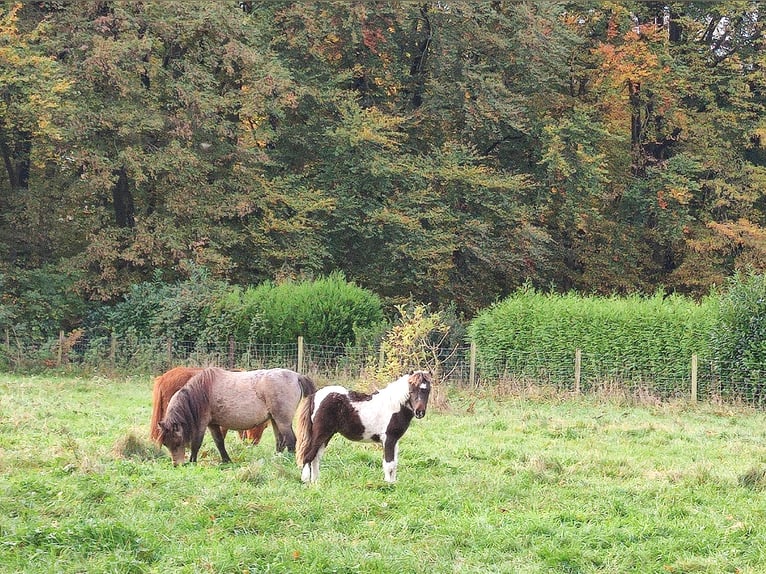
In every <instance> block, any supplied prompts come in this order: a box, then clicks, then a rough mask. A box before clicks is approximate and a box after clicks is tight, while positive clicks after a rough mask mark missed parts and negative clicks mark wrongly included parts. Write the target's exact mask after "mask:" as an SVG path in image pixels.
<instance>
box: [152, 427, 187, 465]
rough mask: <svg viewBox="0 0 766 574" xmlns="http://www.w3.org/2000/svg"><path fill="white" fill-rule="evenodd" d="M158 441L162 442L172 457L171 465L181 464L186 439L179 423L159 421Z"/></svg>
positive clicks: (184, 452)
mask: <svg viewBox="0 0 766 574" xmlns="http://www.w3.org/2000/svg"><path fill="white" fill-rule="evenodd" d="M157 426H158V427H159V431H160V434H159V437H158V442H160V443H162V444H163V445H164V446H165V447H166V448H167V449H168V450H169V451H170V457H171V458H172V459H173V466H178V465H179V464H183V462H184V458H185V457H186V439H185V437H184V431H183V427H182V426H181V424H179V423H176V422H167V421H164V420H163V421H160V422H159V423H158V424H157Z"/></svg>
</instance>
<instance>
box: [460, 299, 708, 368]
mask: <svg viewBox="0 0 766 574" xmlns="http://www.w3.org/2000/svg"><path fill="white" fill-rule="evenodd" d="M713 320H714V306H713V304H712V300H706V301H704V302H703V303H701V304H699V303H696V302H694V301H692V300H690V299H687V298H684V297H681V296H677V295H669V296H668V295H664V294H662V293H657V294H656V295H654V296H652V297H641V296H638V295H635V296H630V297H583V296H581V295H577V294H574V293H568V294H565V295H560V294H543V293H540V292H537V291H535V290H534V289H530V288H525V289H522V290H520V291H519V292H517V293H516V294H514V295H513V296H511V297H508V298H507V299H505V300H504V301H501V302H499V303H497V304H496V305H494V306H493V307H491V308H489V309H487V310H486V311H484V312H482V313H480V314H479V315H478V316H477V317H476V318H475V319H474V320H473V321H472V322H471V324H470V326H469V336H470V337H471V339H472V340H473V341H474V342H475V343H476V345H477V347H478V348H479V351H480V357H481V359H482V362H483V363H484V364H485V366H486V365H491V364H498V363H502V362H505V361H507V360H508V359H509V358H511V357H514V356H517V355H518V354H523V355H525V356H528V355H530V354H537V355H540V356H544V357H548V358H556V357H569V359H563V360H571V357H572V356H573V355H574V352H575V350H576V349H581V350H582V352H583V355H584V356H585V355H589V356H592V357H601V358H605V359H609V360H614V361H615V362H618V361H619V363H620V364H630V365H632V366H634V367H636V368H638V369H641V368H647V369H648V368H649V367H651V366H657V365H663V367H665V368H666V369H669V370H671V371H672V370H678V371H679V372H684V373H685V372H687V371H688V368H689V358H690V357H691V355H692V354H694V353H697V354H700V355H707V354H708V340H709V336H708V334H709V332H710V328H711V325H712V321H713Z"/></svg>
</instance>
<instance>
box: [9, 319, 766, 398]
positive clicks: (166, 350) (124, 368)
mask: <svg viewBox="0 0 766 574" xmlns="http://www.w3.org/2000/svg"><path fill="white" fill-rule="evenodd" d="M4 343H5V345H4V347H3V348H2V350H3V351H4V354H3V353H1V352H0V367H3V366H4V367H5V368H10V369H14V370H22V371H23V370H30V369H39V368H41V367H43V368H57V367H70V368H85V369H108V370H110V371H112V372H127V373H138V374H143V373H145V374H156V373H160V372H163V371H165V370H167V369H169V368H170V367H172V366H176V365H195V366H196V365H218V366H223V367H227V368H238V369H255V368H270V367H278V366H281V367H288V368H292V369H295V370H298V371H304V372H307V373H309V374H312V375H314V376H316V377H319V378H320V379H325V380H337V379H358V378H366V377H368V376H369V375H370V374H371V373H373V372H374V370H375V369H376V368H377V367H378V365H380V364H382V362H383V361H384V357H383V355H382V350H381V349H380V347H377V346H374V347H373V346H369V347H353V346H334V345H321V344H315V343H312V342H306V341H304V339H303V337H299V338H298V339H297V340H296V341H295V342H294V343H287V344H263V343H256V342H252V341H251V342H247V343H241V342H237V341H235V340H234V339H233V338H230V339H229V340H227V341H224V342H208V343H203V342H199V341H197V342H191V341H173V340H171V339H167V340H159V339H155V340H139V339H136V338H131V337H127V338H124V339H119V338H118V337H116V336H114V335H111V336H109V337H102V338H96V339H90V340H83V339H77V340H72V341H70V340H68V339H67V338H66V337H65V336H64V334H63V333H62V334H61V336H60V337H59V340H58V341H54V342H51V343H49V344H48V345H47V346H46V345H38V346H34V345H25V344H22V343H20V342H18V341H14V342H13V344H12V343H11V341H10V339H9V338H8V337H6V340H5V341H4ZM441 360H442V361H443V362H442V364H440V365H439V374H440V375H441V380H442V381H443V382H445V383H447V384H451V385H454V386H458V387H463V388H479V387H487V386H492V385H499V384H503V385H510V386H516V387H519V388H523V387H531V386H544V387H551V388H553V389H555V390H557V391H563V392H573V393H612V394H613V393H620V394H623V395H630V396H644V397H652V398H656V399H658V400H667V399H688V400H691V401H697V400H705V401H725V402H741V403H746V404H750V405H753V406H758V407H760V406H765V405H766V386H765V385H764V383H763V379H762V373H761V371H760V370H759V371H749V372H748V373H747V374H746V375H745V376H739V377H738V378H733V377H731V376H728V375H726V373H730V372H732V370H731V369H729V368H726V367H727V365H722V364H720V363H718V362H716V361H714V360H712V359H709V358H705V357H698V356H697V355H693V356H692V357H677V358H670V357H669V358H667V360H664V361H662V363H661V364H652V365H637V364H635V363H634V362H631V361H630V360H625V359H621V358H619V357H600V356H595V355H592V354H588V353H584V352H583V351H582V350H580V349H573V350H567V351H563V352H560V353H548V354H545V355H542V354H540V353H538V352H534V351H530V352H523V351H519V352H514V353H510V354H507V355H505V356H502V357H491V356H486V355H484V354H482V352H481V349H478V348H477V347H476V345H475V344H471V345H465V346H464V347H461V348H458V349H455V350H452V351H450V352H449V353H445V354H444V357H443V358H442V359H441ZM430 366H431V367H433V365H430Z"/></svg>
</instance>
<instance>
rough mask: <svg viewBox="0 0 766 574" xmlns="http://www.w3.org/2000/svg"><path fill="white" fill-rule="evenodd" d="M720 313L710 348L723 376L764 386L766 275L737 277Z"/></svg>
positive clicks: (752, 274) (724, 296) (721, 305)
mask: <svg viewBox="0 0 766 574" xmlns="http://www.w3.org/2000/svg"><path fill="white" fill-rule="evenodd" d="M716 316H717V320H716V322H715V324H714V326H713V329H712V330H711V333H710V335H711V336H710V347H711V353H712V355H713V356H714V357H715V358H716V359H717V361H718V362H719V364H720V365H721V376H722V377H723V378H724V379H725V380H735V381H752V382H755V383H756V384H757V385H758V386H759V387H760V385H761V384H762V383H763V373H764V365H766V275H762V274H757V273H753V272H749V273H747V274H745V273H739V274H737V275H736V276H735V277H733V278H732V279H731V280H730V281H729V283H728V286H727V289H726V291H725V292H724V294H723V295H721V297H720V299H719V301H718V309H717V314H716ZM750 392H752V390H751V391H750Z"/></svg>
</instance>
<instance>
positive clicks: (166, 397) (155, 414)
mask: <svg viewBox="0 0 766 574" xmlns="http://www.w3.org/2000/svg"><path fill="white" fill-rule="evenodd" d="M201 370H202V369H199V368H195V367H174V368H172V369H170V370H169V371H167V372H165V373H163V374H161V375H160V376H159V377H155V379H154V387H153V389H152V417H151V420H150V421H149V436H150V437H151V439H152V440H153V441H155V442H161V437H160V428H159V422H160V421H161V420H162V419H163V418H165V410H166V409H167V408H168V403H169V402H170V399H171V398H172V397H173V395H174V394H176V393H177V392H178V390H179V389H180V388H181V387H183V386H184V385H185V384H186V383H188V382H189V379H191V378H192V377H193V376H194V375H196V374H197V373H199V372H200V371H201Z"/></svg>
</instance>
